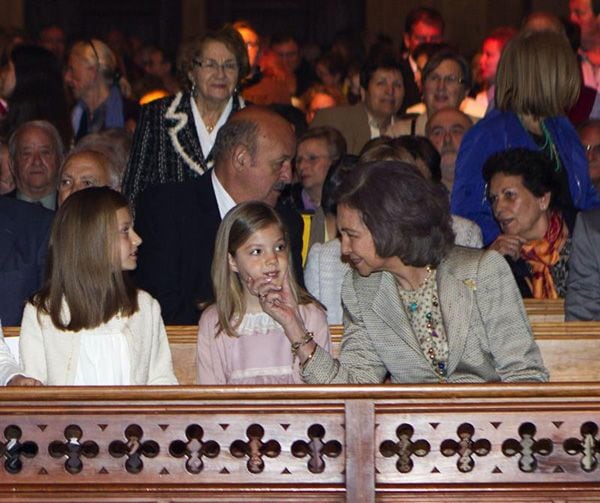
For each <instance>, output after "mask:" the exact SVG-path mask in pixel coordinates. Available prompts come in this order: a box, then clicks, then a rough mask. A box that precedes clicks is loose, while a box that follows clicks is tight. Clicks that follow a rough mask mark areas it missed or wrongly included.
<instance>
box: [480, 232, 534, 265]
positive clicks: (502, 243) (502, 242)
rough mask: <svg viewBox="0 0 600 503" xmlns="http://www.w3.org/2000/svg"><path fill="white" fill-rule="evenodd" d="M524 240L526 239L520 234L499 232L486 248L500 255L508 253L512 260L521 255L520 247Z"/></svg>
mask: <svg viewBox="0 0 600 503" xmlns="http://www.w3.org/2000/svg"><path fill="white" fill-rule="evenodd" d="M526 242H527V240H526V239H524V238H522V237H520V236H514V235H509V234H500V235H499V236H498V237H497V238H496V240H495V241H494V242H493V243H492V244H491V245H490V246H489V247H488V249H489V250H496V251H497V252H498V253H500V254H501V255H508V256H509V257H510V258H512V259H513V260H518V259H519V257H520V256H521V247H522V246H523V245H524V244H525V243H526Z"/></svg>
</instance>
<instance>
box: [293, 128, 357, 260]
mask: <svg viewBox="0 0 600 503" xmlns="http://www.w3.org/2000/svg"><path fill="white" fill-rule="evenodd" d="M345 154H346V140H344V137H343V136H342V134H341V133H340V132H339V131H338V130H337V129H335V128H332V127H328V126H322V127H317V128H313V129H309V130H308V131H307V132H306V133H304V134H303V135H302V136H301V137H300V138H299V139H298V148H297V154H296V163H295V166H296V176H297V178H298V181H299V182H300V183H298V184H297V185H294V186H293V187H292V197H293V199H294V203H295V206H296V208H297V209H298V210H299V211H300V212H301V213H302V214H303V215H306V217H305V218H304V222H305V225H304V227H305V232H306V229H307V228H308V226H307V225H306V224H307V223H310V226H309V228H310V231H309V239H308V241H307V240H305V242H306V241H307V243H306V244H305V247H304V248H305V252H308V250H309V249H310V247H311V246H312V245H313V244H315V243H324V242H326V241H329V240H330V239H332V238H334V237H335V236H336V230H335V219H331V220H329V219H326V216H325V213H324V212H323V209H322V207H321V198H322V195H323V186H324V184H325V180H326V179H327V174H328V173H329V170H330V169H331V167H332V166H334V165H336V164H337V163H338V162H339V161H340V160H341V159H342V157H344V155H345ZM303 256H306V253H304V254H303Z"/></svg>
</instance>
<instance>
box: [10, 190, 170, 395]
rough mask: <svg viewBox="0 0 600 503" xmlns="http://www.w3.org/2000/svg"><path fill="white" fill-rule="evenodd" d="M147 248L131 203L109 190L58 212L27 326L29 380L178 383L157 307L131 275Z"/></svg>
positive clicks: (24, 345)
mask: <svg viewBox="0 0 600 503" xmlns="http://www.w3.org/2000/svg"><path fill="white" fill-rule="evenodd" d="M140 243H141V240H140V237H139V236H138V235H137V234H136V233H135V232H134V230H133V221H132V218H131V214H130V212H129V208H128V206H127V201H126V200H125V198H124V197H123V196H122V195H121V194H119V193H118V192H116V191H114V190H112V189H109V188H108V187H91V188H89V189H85V190H80V191H79V192H77V193H75V194H73V195H72V196H71V197H69V198H68V199H67V200H66V201H65V204H63V205H62V206H61V207H60V208H59V209H58V211H57V213H56V217H55V219H54V223H53V224H52V231H51V234H50V246H49V256H48V268H47V270H46V274H45V278H44V284H43V286H42V288H41V289H40V290H39V291H38V292H37V293H36V294H35V295H34V296H32V297H31V299H30V300H29V302H28V303H27V305H26V306H25V310H24V312H23V320H22V322H21V334H20V337H19V355H20V358H21V361H22V362H23V369H24V371H25V373H26V375H30V376H32V377H35V378H36V379H38V380H40V381H41V382H42V383H44V384H48V385H51V386H67V385H81V386H94V385H105V386H121V385H146V384H147V385H156V384H177V379H176V378H175V375H174V374H173V364H172V361H171V351H170V349H169V341H168V340H167V333H166V331H165V327H164V324H163V321H162V318H161V316H160V307H159V305H158V302H156V300H155V299H153V298H152V297H151V296H150V295H149V294H148V293H147V292H144V291H142V290H138V289H137V288H135V286H134V285H133V282H132V280H131V279H130V277H129V271H133V270H135V268H136V255H137V248H138V246H139V244H140Z"/></svg>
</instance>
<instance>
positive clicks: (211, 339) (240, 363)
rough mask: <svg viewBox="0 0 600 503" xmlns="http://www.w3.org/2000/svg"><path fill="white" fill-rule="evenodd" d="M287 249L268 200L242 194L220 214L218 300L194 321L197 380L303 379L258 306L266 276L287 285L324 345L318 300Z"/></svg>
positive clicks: (281, 227)
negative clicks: (240, 200)
mask: <svg viewBox="0 0 600 503" xmlns="http://www.w3.org/2000/svg"><path fill="white" fill-rule="evenodd" d="M253 250H260V254H255V253H253ZM290 250H291V248H290V247H289V240H288V237H287V231H286V229H285V224H284V223H283V221H282V220H281V217H280V216H279V215H278V214H277V212H276V211H275V210H274V209H273V208H271V207H270V206H268V205H266V204H264V203H260V202H257V201H248V202H245V203H241V204H239V205H238V206H236V207H235V208H234V209H232V210H231V211H229V212H228V213H227V215H225V218H224V219H223V221H222V222H221V225H220V226H219V231H218V232H217V239H216V244H215V255H214V260H213V265H212V271H211V274H212V280H213V285H214V289H215V299H216V302H215V303H214V304H212V305H211V306H209V307H208V308H207V309H206V310H205V311H204V312H203V313H202V317H201V318H200V323H199V330H198V349H197V362H198V363H197V364H198V367H197V382H198V384H221V385H223V384H302V379H301V378H300V369H299V365H298V360H297V358H296V355H295V353H296V351H295V350H294V347H293V346H290V342H289V341H288V339H287V337H286V336H285V334H284V333H283V330H282V327H281V326H280V325H279V324H278V323H277V322H276V321H275V320H274V319H273V318H271V317H270V316H269V315H268V314H267V313H265V312H264V311H263V309H262V306H261V299H260V297H258V293H257V292H258V289H259V288H261V287H262V286H264V284H265V283H271V284H273V285H277V286H281V285H282V284H283V283H284V282H287V283H288V284H289V285H290V288H291V290H292V292H293V295H294V297H296V298H297V299H298V302H299V304H300V305H301V307H300V308H299V311H300V315H301V317H302V320H303V323H305V325H306V327H307V328H308V330H309V332H310V337H311V338H312V337H314V338H316V339H317V340H319V341H320V342H319V344H320V345H321V346H323V347H324V348H326V349H327V350H329V347H330V341H329V330H328V328H327V319H326V317H325V313H324V310H323V306H321V305H320V304H319V303H318V302H317V301H316V300H315V299H314V298H312V297H311V296H310V295H309V293H308V292H306V291H305V290H304V289H303V288H301V287H300V286H298V284H297V283H296V281H295V280H294V275H293V274H292V271H291V259H292V257H291V254H290Z"/></svg>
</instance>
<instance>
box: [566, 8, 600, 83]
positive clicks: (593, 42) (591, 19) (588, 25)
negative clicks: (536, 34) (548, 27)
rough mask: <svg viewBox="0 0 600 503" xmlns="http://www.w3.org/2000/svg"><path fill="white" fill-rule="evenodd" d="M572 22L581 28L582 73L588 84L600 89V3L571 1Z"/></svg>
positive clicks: (580, 52) (580, 55)
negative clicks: (599, 68) (599, 69)
mask: <svg viewBox="0 0 600 503" xmlns="http://www.w3.org/2000/svg"><path fill="white" fill-rule="evenodd" d="M569 14H570V20H571V22H573V23H575V24H576V25H577V26H579V28H580V30H581V47H580V48H579V57H580V59H581V62H580V65H581V73H582V75H583V81H584V83H585V85H586V86H589V87H592V88H594V89H596V91H600V75H599V72H598V67H599V63H600V61H599V59H600V57H599V54H600V19H599V16H600V5H599V4H598V2H597V1H596V0H571V1H570V2H569Z"/></svg>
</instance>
